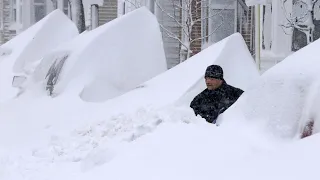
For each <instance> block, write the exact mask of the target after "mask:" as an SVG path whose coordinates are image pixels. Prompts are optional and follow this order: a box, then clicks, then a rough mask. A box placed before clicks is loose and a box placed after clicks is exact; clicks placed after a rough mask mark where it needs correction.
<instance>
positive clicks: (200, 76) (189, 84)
mask: <svg viewBox="0 0 320 180" xmlns="http://www.w3.org/2000/svg"><path fill="white" fill-rule="evenodd" d="M235 47H236V49H237V51H234V48H235ZM231 50H233V51H234V52H233V53H230V51H231ZM212 64H219V65H221V66H222V67H223V68H224V71H225V80H226V81H227V82H228V83H229V84H231V85H234V86H237V87H239V88H242V89H244V90H246V89H247V88H248V87H249V86H250V85H251V84H252V83H253V82H255V81H256V80H257V79H258V78H259V72H258V70H257V68H256V66H255V64H254V61H253V59H252V57H251V55H250V53H249V51H248V49H247V47H246V44H245V42H244V40H243V38H242V36H241V35H240V34H238V33H236V34H234V35H231V36H229V37H227V38H225V39H224V40H223V41H220V42H218V43H216V44H214V45H212V46H211V47H209V48H207V49H205V50H203V51H202V52H201V53H198V54H196V55H195V56H193V57H191V58H190V59H188V61H185V62H183V63H181V64H179V65H178V66H175V67H174V68H171V69H170V70H168V71H166V72H165V73H162V74H160V75H158V76H156V77H155V78H153V79H151V80H150V81H147V82H145V83H143V84H142V85H141V86H140V87H139V88H137V89H135V90H133V91H130V92H129V93H126V94H124V95H123V96H120V97H119V98H117V99H116V100H115V102H117V103H118V102H120V104H121V106H119V108H120V107H121V109H133V108H132V107H142V106H143V107H144V106H152V107H154V108H159V107H164V106H167V105H171V104H176V105H183V106H184V105H187V106H189V103H190V102H191V100H192V98H193V97H194V96H195V95H196V94H197V93H200V92H201V91H202V90H204V89H205V82H204V73H205V70H206V68H207V67H208V66H209V65H212ZM156 97H161V98H156ZM132 98H134V99H139V100H138V101H132V100H131V99H132ZM126 102H130V103H126ZM110 103H112V104H113V106H115V108H114V109H115V110H116V109H117V106H116V105H115V103H114V102H110Z"/></svg>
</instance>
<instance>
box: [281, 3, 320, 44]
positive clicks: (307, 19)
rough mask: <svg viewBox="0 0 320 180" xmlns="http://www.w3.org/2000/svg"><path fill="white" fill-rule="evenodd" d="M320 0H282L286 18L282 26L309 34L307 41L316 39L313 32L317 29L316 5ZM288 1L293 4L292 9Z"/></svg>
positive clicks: (285, 28)
mask: <svg viewBox="0 0 320 180" xmlns="http://www.w3.org/2000/svg"><path fill="white" fill-rule="evenodd" d="M317 2H318V0H293V1H291V0H281V3H282V9H283V11H284V15H285V18H286V22H285V24H282V25H281V26H282V27H283V28H284V31H285V32H286V30H287V29H290V30H291V31H292V30H293V29H294V28H295V29H297V30H299V31H301V32H303V33H305V34H306V36H307V43H308V44H309V43H311V42H313V41H314V39H313V34H314V29H315V24H314V21H315V17H314V15H315V12H314V10H315V5H316V3H317ZM288 3H292V4H293V8H292V11H288V10H287V6H288Z"/></svg>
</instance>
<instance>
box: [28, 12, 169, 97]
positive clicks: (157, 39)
mask: <svg viewBox="0 0 320 180" xmlns="http://www.w3.org/2000/svg"><path fill="white" fill-rule="evenodd" d="M62 61H63V62H62ZM59 62H60V64H62V65H61V68H62V69H61V72H60V73H57V74H56V75H55V74H53V73H49V74H47V72H48V71H49V68H50V66H51V65H52V64H53V66H59V65H58V64H59ZM51 67H52V66H51ZM53 69H55V68H53ZM58 69H59V68H58ZM165 70H166V61H165V54H164V50H163V45H162V39H161V32H160V29H159V25H158V23H157V20H156V18H155V17H154V16H153V14H152V13H150V12H149V11H148V10H147V9H146V8H141V9H138V10H136V11H134V12H132V13H129V14H127V15H125V16H122V17H121V18H118V19H116V20H114V21H112V22H109V23H107V24H105V25H103V26H100V27H99V28H97V29H94V30H93V31H90V32H86V33H84V34H81V35H80V36H79V37H78V38H76V39H75V40H74V41H73V42H70V43H69V44H67V45H66V46H64V47H61V48H59V49H57V50H54V51H53V52H51V53H49V54H48V55H47V56H46V57H44V60H43V62H42V64H41V65H40V66H39V68H38V70H37V71H36V72H35V76H34V77H35V82H41V81H44V80H46V82H45V84H46V85H48V84H50V83H51V84H52V85H53V86H54V87H53V89H54V90H53V92H52V93H53V94H60V93H61V92H63V91H64V90H65V89H66V87H67V85H68V84H69V83H70V82H71V81H77V87H79V88H80V90H79V89H78V90H79V91H80V97H81V98H82V99H83V100H85V101H90V102H103V101H106V100H108V99H110V98H113V97H115V96H118V95H121V94H123V93H125V92H127V91H129V90H131V89H133V88H135V87H137V86H138V85H139V84H141V83H143V82H144V81H147V80H149V79H150V78H152V77H154V76H156V75H158V74H160V73H161V72H164V71H165ZM58 71H60V69H59V70H58ZM54 72H56V71H54ZM52 74H53V76H55V82H50V75H52ZM47 75H48V76H49V78H47ZM78 93H79V92H78Z"/></svg>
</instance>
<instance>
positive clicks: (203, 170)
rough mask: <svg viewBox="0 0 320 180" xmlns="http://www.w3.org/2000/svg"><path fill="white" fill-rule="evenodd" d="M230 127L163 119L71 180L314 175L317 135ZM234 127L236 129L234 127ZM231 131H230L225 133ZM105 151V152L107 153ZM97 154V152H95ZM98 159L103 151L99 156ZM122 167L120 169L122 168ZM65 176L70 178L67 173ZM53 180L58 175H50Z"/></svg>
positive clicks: (205, 179) (264, 179)
mask: <svg viewBox="0 0 320 180" xmlns="http://www.w3.org/2000/svg"><path fill="white" fill-rule="evenodd" d="M236 125H237V126H238V127H237V126H234V127H232V128H230V127H229V128H225V127H222V126H221V127H219V128H215V127H214V126H208V125H194V124H193V125H190V124H189V125H188V124H163V125H161V126H159V127H158V129H157V130H156V131H155V132H153V133H150V134H148V135H146V136H144V137H141V138H140V139H138V140H137V141H135V142H133V143H132V144H131V145H130V146H129V147H127V148H128V149H129V150H128V151H126V152H123V153H122V154H121V156H117V157H116V158H114V159H112V160H111V161H109V162H108V163H105V164H103V165H101V166H99V165H98V164H97V167H96V168H95V169H93V170H91V171H89V172H85V173H80V174H78V175H77V176H76V177H73V178H75V179H79V180H87V179H92V178H94V179H96V180H99V179H105V178H106V177H108V178H111V179H119V180H125V179H139V180H148V179H155V180H160V179H167V180H174V179H184V180H194V179H199V180H211V179H224V180H234V179H248V180H257V179H259V180H269V179H273V180H283V179H294V180H299V179H310V180H317V179H318V178H319V174H318V171H317V168H318V166H317V164H318V162H319V161H320V156H319V155H318V154H319V153H318V149H319V148H320V146H319V143H318V141H319V139H320V137H319V135H317V136H316V137H312V138H310V139H306V141H300V142H295V143H290V144H282V143H281V144H279V142H275V141H274V139H269V138H266V137H264V136H263V135H262V134H260V133H259V132H257V131H254V130H253V129H251V128H247V127H245V126H243V125H241V124H240V123H236ZM239 127H240V128H239ZM231 132H232V133H231ZM108 154H110V153H108ZM97 156H99V155H98V154H97ZM100 157H101V159H102V157H103V156H101V155H100ZM123 172H125V173H123ZM69 178H71V177H69ZM56 179H59V176H57V177H56Z"/></svg>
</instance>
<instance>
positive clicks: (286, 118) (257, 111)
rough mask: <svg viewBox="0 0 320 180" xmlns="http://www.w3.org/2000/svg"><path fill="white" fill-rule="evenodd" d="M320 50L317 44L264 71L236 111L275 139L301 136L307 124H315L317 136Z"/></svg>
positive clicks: (319, 43) (243, 97)
mask: <svg viewBox="0 0 320 180" xmlns="http://www.w3.org/2000/svg"><path fill="white" fill-rule="evenodd" d="M319 47H320V41H319V40H318V41H316V42H314V43H312V44H310V45H308V46H307V47H305V48H303V49H301V50H299V51H298V52H296V53H294V54H292V55H290V56H289V57H287V58H286V59H285V60H284V61H282V62H281V63H279V64H277V65H276V66H274V67H273V68H271V69H269V70H268V71H266V72H265V73H264V74H263V75H262V77H261V78H260V80H259V81H257V82H256V84H255V85H254V86H252V87H251V88H249V89H248V90H247V92H246V93H245V94H244V95H243V96H242V98H240V99H239V101H238V103H236V105H235V106H237V108H236V109H237V110H238V111H239V112H243V113H244V114H243V115H244V117H245V118H246V119H247V120H249V121H252V122H257V123H260V124H261V125H262V126H261V127H264V129H265V130H267V131H268V132H270V133H272V134H274V135H275V136H279V137H283V138H293V137H295V136H301V133H302V130H301V129H303V128H305V126H306V124H308V123H309V122H310V121H313V122H315V131H314V132H319V127H320V126H319V125H320V122H319V118H320V116H319V115H320V114H319V97H320V96H319V91H320V89H319V88H320V87H319V82H320V79H319V71H320V63H319V58H318V57H317V53H318V49H319ZM233 113H234V112H231V114H233ZM226 118H227V117H226ZM227 119H228V118H227Z"/></svg>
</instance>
